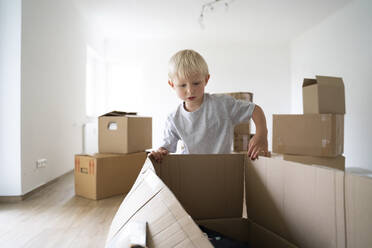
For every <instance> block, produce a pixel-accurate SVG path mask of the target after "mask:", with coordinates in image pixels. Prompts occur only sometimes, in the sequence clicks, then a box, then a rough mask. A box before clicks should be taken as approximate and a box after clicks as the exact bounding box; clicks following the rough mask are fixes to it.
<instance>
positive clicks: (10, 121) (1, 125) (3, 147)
mask: <svg viewBox="0 0 372 248" xmlns="http://www.w3.org/2000/svg"><path fill="white" fill-rule="evenodd" d="M21 8H22V4H21V0H14V1H9V0H0V195H2V196H8V195H20V194H21V128H20V125H21V122H20V119H21Z"/></svg>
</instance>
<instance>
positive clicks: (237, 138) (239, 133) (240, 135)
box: [217, 92, 253, 152]
mask: <svg viewBox="0 0 372 248" xmlns="http://www.w3.org/2000/svg"><path fill="white" fill-rule="evenodd" d="M223 94H225V95H229V96H232V97H234V98H235V99H237V100H243V101H248V102H253V93H251V92H230V93H223ZM217 95H219V94H217ZM250 137H251V130H250V123H249V122H247V123H240V124H238V125H236V126H235V128H234V143H233V151H234V152H244V151H245V152H246V151H247V150H248V143H249V139H250Z"/></svg>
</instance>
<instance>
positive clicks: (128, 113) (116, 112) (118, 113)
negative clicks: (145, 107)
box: [101, 111, 137, 117]
mask: <svg viewBox="0 0 372 248" xmlns="http://www.w3.org/2000/svg"><path fill="white" fill-rule="evenodd" d="M126 115H137V113H136V112H122V111H111V112H109V113H106V114H103V115H101V117H102V116H126Z"/></svg>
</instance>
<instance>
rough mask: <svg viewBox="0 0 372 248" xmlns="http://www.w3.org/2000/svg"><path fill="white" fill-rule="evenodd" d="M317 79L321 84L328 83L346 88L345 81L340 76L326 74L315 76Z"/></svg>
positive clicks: (342, 88)
mask: <svg viewBox="0 0 372 248" xmlns="http://www.w3.org/2000/svg"><path fill="white" fill-rule="evenodd" d="M315 77H316V81H317V82H318V84H319V85H320V86H323V85H327V86H330V87H333V88H339V89H341V90H344V82H343V81H342V78H340V77H326V76H318V75H317V76H315Z"/></svg>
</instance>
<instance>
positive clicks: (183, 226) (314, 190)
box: [106, 154, 372, 247]
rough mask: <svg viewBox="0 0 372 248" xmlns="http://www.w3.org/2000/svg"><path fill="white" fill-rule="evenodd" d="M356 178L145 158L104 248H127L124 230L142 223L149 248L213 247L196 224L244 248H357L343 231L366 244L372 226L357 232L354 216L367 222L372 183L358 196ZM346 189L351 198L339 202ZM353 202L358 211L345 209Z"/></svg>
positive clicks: (308, 169)
mask: <svg viewBox="0 0 372 248" xmlns="http://www.w3.org/2000/svg"><path fill="white" fill-rule="evenodd" d="M350 178H352V180H353V181H352V183H348V180H349V179H350ZM358 179H359V178H358V177H354V176H348V177H345V172H344V171H341V170H336V169H332V168H327V167H322V166H309V165H304V164H300V163H295V162H291V161H285V160H282V159H279V158H275V157H274V158H264V157H261V158H260V159H259V160H257V161H251V160H250V159H249V158H246V155H244V154H224V155H222V154H219V155H169V156H167V157H165V159H164V160H163V163H161V164H156V163H153V162H152V161H151V160H150V159H147V160H146V162H145V164H144V166H143V168H142V170H141V172H140V174H139V176H138V178H137V180H136V182H135V184H134V185H133V187H132V189H131V191H130V192H129V193H128V195H127V196H126V198H125V199H124V201H123V203H122V204H121V206H120V208H119V210H118V212H117V214H116V216H115V217H114V219H113V222H112V224H111V227H110V231H109V234H108V238H107V242H106V247H129V244H130V238H131V237H130V224H131V223H133V222H137V221H145V222H146V223H147V246H148V247H212V245H211V243H210V242H209V240H208V239H207V237H206V236H205V235H204V234H203V233H202V232H201V231H200V229H199V227H198V226H197V224H196V223H198V224H201V225H204V226H205V227H207V228H209V229H212V230H215V231H218V232H220V233H223V234H224V235H226V236H228V237H231V238H234V239H237V240H240V241H246V242H249V244H250V247H296V246H298V247H361V246H358V245H356V246H354V245H352V244H351V245H349V242H347V241H346V227H347V230H348V232H347V233H348V236H347V238H348V241H349V240H350V241H353V242H355V243H353V244H363V245H366V244H369V245H371V244H372V239H371V238H370V236H371V235H365V234H363V233H366V232H367V233H368V232H369V230H370V229H371V226H372V224H371V222H368V221H364V222H363V225H364V226H362V228H360V227H359V226H358V225H359V224H358V222H357V221H355V217H354V216H358V218H361V217H360V211H362V213H363V214H364V215H367V217H369V218H370V217H371V205H372V203H371V199H370V195H371V194H370V193H371V192H372V187H371V186H372V180H367V181H365V180H363V188H364V189H365V190H363V191H362V192H361V191H358V190H357V189H355V187H356V186H355V185H358V186H359V185H360V184H359V183H357V182H358ZM364 179H365V178H364ZM355 180H356V181H357V182H355ZM345 182H346V186H345ZM345 188H346V189H347V190H346V191H347V192H354V194H355V195H353V196H352V197H351V196H350V195H346V197H345ZM360 192H361V193H360ZM367 192H369V198H368V193H367ZM361 194H363V196H365V197H367V199H366V200H365V202H363V199H362V198H363V197H361ZM355 197H357V198H358V199H359V201H358V205H356V204H354V203H353V202H348V201H349V199H351V201H353V200H352V199H354V198H355ZM345 200H346V201H345ZM345 202H346V206H347V208H346V209H347V210H348V212H346V211H345ZM358 206H363V208H362V209H360V208H359V207H358ZM244 209H246V213H244V212H245V211H244ZM349 211H351V212H349ZM346 219H347V220H348V223H353V226H347V225H346V223H347V222H346ZM368 228H369V230H368ZM366 229H367V230H366ZM360 237H362V238H363V239H364V240H363V241H361V240H359V238H360ZM364 247H368V246H364Z"/></svg>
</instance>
